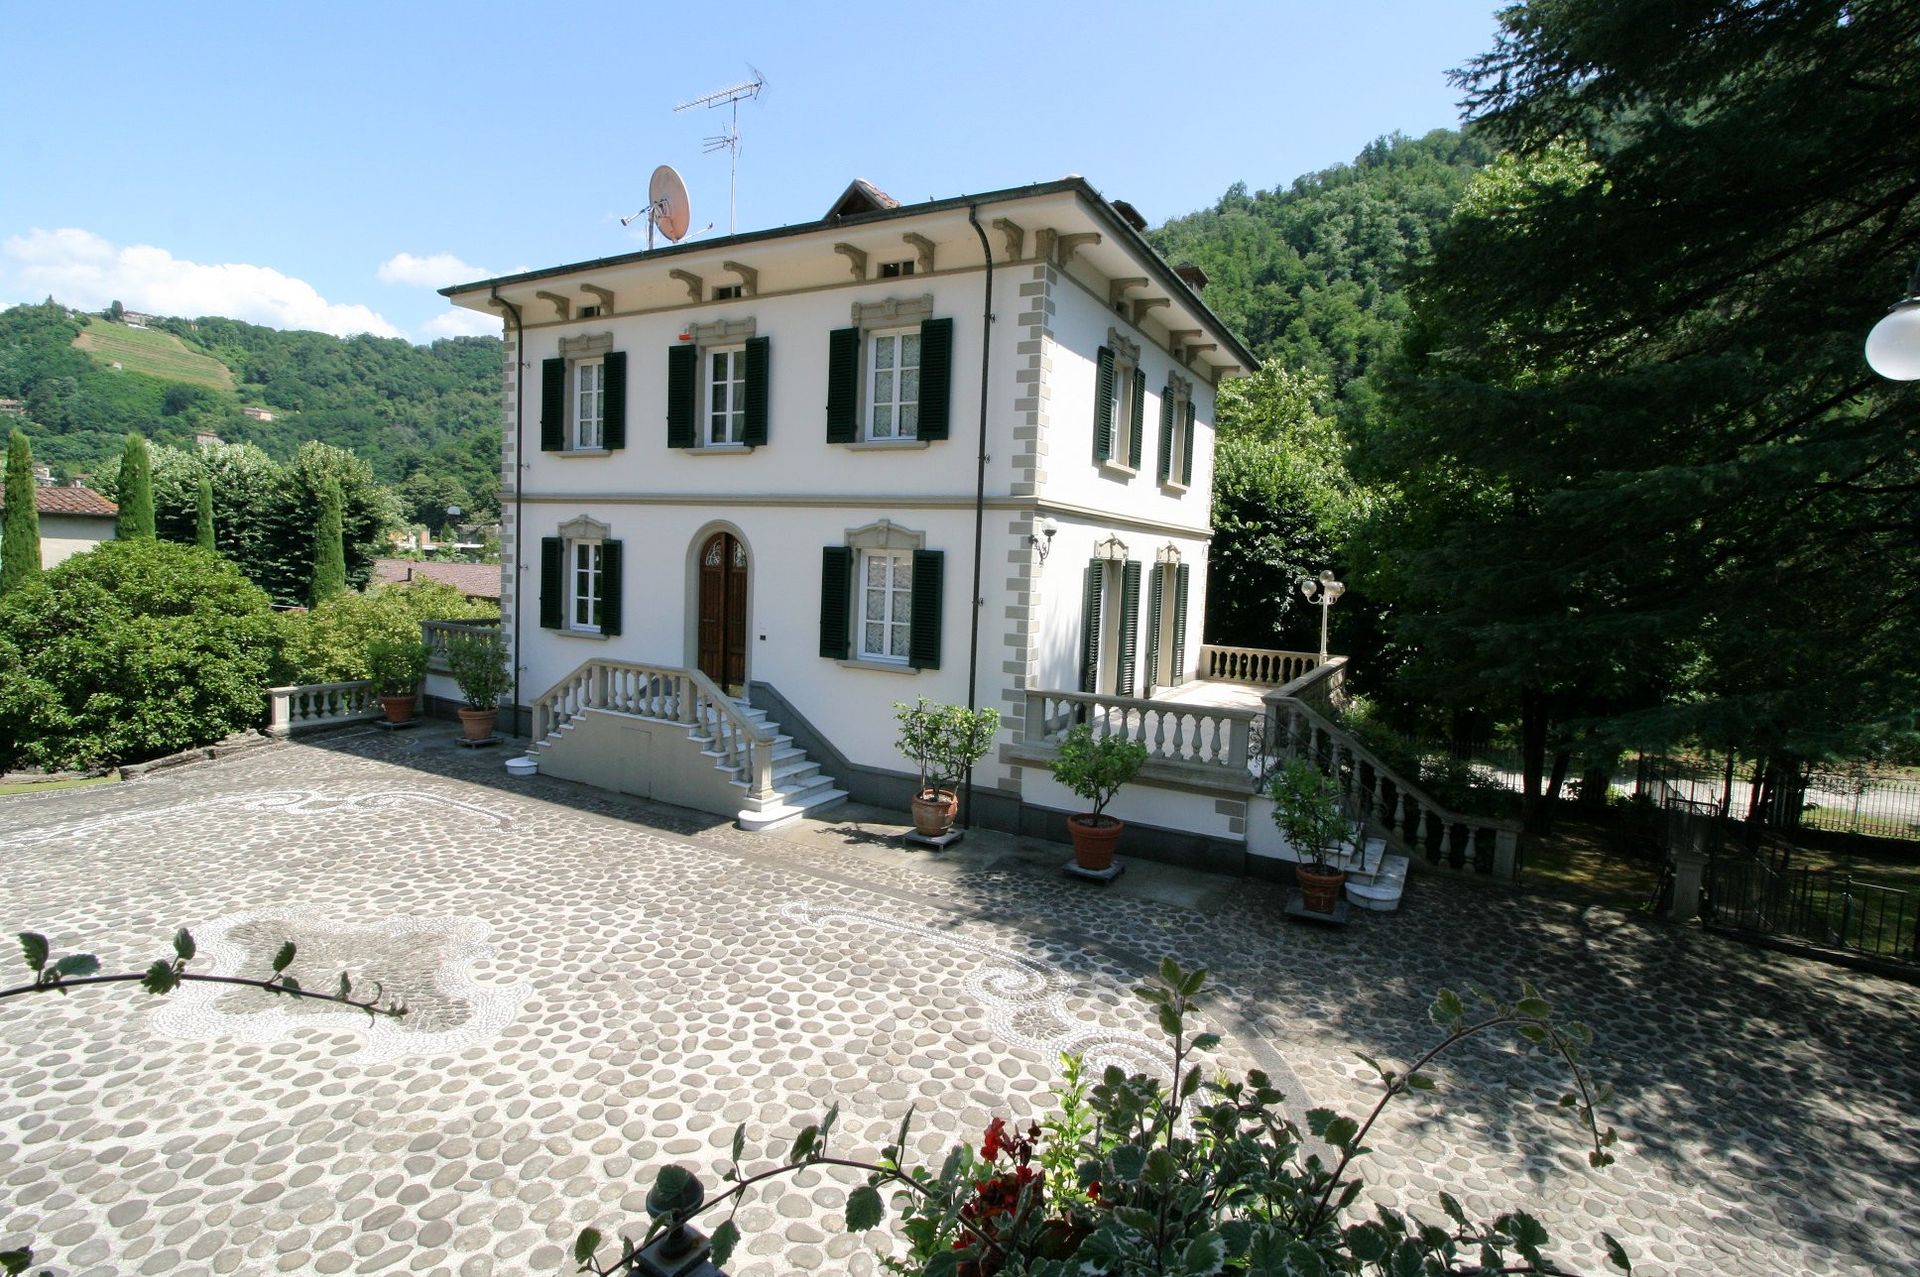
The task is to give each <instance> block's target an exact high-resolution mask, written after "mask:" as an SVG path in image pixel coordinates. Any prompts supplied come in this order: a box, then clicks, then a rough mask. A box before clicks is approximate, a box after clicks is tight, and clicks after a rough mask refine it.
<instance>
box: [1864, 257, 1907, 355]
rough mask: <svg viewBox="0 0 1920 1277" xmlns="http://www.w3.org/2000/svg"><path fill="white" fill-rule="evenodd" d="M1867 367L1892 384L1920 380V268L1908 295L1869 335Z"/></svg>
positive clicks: (1895, 304)
mask: <svg viewBox="0 0 1920 1277" xmlns="http://www.w3.org/2000/svg"><path fill="white" fill-rule="evenodd" d="M1867 366H1868V367H1869V368H1871V369H1873V370H1874V371H1875V372H1877V373H1879V374H1880V375H1881V376H1882V377H1885V378H1886V379H1887V380H1888V381H1920V267H1916V268H1915V269H1914V272H1913V278H1912V279H1910V280H1908V281H1907V295H1906V296H1904V297H1902V298H1901V299H1900V300H1899V301H1897V302H1895V303H1894V304H1893V308H1892V309H1891V310H1889V311H1888V312H1887V313H1886V315H1885V316H1884V317H1882V319H1881V320H1880V322H1879V323H1877V324H1875V325H1874V326H1873V331H1872V332H1870V333H1868V334H1867Z"/></svg>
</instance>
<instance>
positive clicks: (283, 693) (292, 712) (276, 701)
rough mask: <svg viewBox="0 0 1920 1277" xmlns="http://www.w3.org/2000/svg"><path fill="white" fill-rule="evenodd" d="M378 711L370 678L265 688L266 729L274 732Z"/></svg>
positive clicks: (354, 718)
mask: <svg viewBox="0 0 1920 1277" xmlns="http://www.w3.org/2000/svg"><path fill="white" fill-rule="evenodd" d="M379 714H380V699H379V696H378V695H377V694H376V692H375V690H374V685H373V683H372V682H370V681H368V680H365V679H362V680H360V681H358V682H351V683H308V684H306V685H304V686H300V687H269V688H268V689H267V730H268V731H269V732H271V733H272V734H273V735H275V736H293V735H297V734H299V733H300V732H311V731H318V730H319V729H320V728H323V727H337V726H339V725H340V724H342V723H357V722H360V721H362V720H364V719H368V718H374V717H377V716H378V715H379Z"/></svg>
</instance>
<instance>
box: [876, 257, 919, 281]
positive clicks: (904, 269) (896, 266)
mask: <svg viewBox="0 0 1920 1277" xmlns="http://www.w3.org/2000/svg"><path fill="white" fill-rule="evenodd" d="M914 265H915V263H914V262H913V260H912V259H911V258H909V259H908V260H906V261H901V262H881V263H880V278H881V279H899V278H901V277H902V276H904V275H911V274H913V268H914Z"/></svg>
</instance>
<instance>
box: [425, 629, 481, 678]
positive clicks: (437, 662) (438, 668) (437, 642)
mask: <svg viewBox="0 0 1920 1277" xmlns="http://www.w3.org/2000/svg"><path fill="white" fill-rule="evenodd" d="M499 630H500V622H498V621H422V622H420V641H421V642H422V643H425V644H426V645H427V668H428V669H429V670H431V671H433V672H434V673H436V674H448V673H451V672H452V667H451V666H449V665H448V664H447V640H448V639H450V638H452V637H453V636H454V635H456V634H496V633H498V632H499Z"/></svg>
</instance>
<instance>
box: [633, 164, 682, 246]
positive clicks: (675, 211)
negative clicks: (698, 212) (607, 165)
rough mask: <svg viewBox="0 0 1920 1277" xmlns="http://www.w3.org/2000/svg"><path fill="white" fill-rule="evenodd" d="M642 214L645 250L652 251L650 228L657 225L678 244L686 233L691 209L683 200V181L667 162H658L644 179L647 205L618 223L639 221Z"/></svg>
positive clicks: (651, 231) (669, 239)
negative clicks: (643, 216)
mask: <svg viewBox="0 0 1920 1277" xmlns="http://www.w3.org/2000/svg"><path fill="white" fill-rule="evenodd" d="M642 213H644V214H645V215H646V218H647V251H648V252H649V253H651V252H652V251H653V228H654V227H656V226H657V227H659V228H660V233H661V234H662V235H665V236H666V237H667V242H668V243H669V244H673V243H678V242H679V241H680V239H681V238H682V237H684V236H685V235H686V233H687V224H688V223H689V222H691V221H692V220H693V211H692V208H691V206H690V205H689V203H688V201H687V184H686V183H685V182H683V181H681V180H680V175H679V174H678V173H676V172H674V171H673V166H672V165H671V164H662V165H661V166H660V167H659V168H657V169H655V170H653V177H652V179H651V180H649V181H648V182H647V206H646V207H645V208H643V209H641V210H640V212H639V213H635V214H634V215H633V216H631V217H623V218H621V219H620V224H621V225H622V226H631V225H633V224H634V223H635V222H636V221H638V220H640V216H641V214H642Z"/></svg>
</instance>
